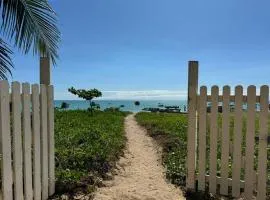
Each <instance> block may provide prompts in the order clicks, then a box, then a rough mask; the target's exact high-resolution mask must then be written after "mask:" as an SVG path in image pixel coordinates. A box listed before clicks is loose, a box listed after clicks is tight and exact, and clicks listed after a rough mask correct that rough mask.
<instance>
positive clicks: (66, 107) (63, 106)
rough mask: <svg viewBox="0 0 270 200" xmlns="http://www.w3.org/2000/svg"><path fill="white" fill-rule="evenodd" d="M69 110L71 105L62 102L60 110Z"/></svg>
mask: <svg viewBox="0 0 270 200" xmlns="http://www.w3.org/2000/svg"><path fill="white" fill-rule="evenodd" d="M68 108H69V104H68V103H67V102H62V104H61V107H60V109H64V110H65V109H68Z"/></svg>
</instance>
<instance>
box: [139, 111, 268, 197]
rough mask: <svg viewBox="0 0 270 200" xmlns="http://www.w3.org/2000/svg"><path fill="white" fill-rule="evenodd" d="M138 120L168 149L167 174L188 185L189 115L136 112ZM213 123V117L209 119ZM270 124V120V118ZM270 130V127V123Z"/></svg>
mask: <svg viewBox="0 0 270 200" xmlns="http://www.w3.org/2000/svg"><path fill="white" fill-rule="evenodd" d="M136 119H137V121H138V123H139V124H140V125H142V126H144V127H146V129H147V130H148V132H149V134H150V136H152V137H153V138H155V139H156V140H157V142H158V143H159V144H160V145H162V147H163V148H164V154H163V163H164V166H165V167H166V176H167V178H168V179H169V180H171V182H172V183H174V184H176V185H179V186H184V185H185V174H186V155H187V147H186V145H187V144H186V141H187V115H183V114H173V113H146V112H141V113H138V114H137V115H136ZM208 122H209V120H208ZM221 124H222V118H221V116H219V118H218V127H219V129H221ZM269 125H270V120H269ZM233 127H234V119H233V117H232V116H231V118H230V139H231V141H232V140H233ZM258 129H259V121H258V119H257V120H256V133H255V134H256V135H258ZM242 131H243V138H245V132H246V116H245V115H244V117H243V129H242ZM269 132H270V126H269ZM206 138H207V140H206V141H207V143H206V144H207V153H206V154H207V155H206V156H207V160H208V162H207V168H206V170H207V172H206V173H208V170H209V152H210V133H209V124H208V126H207V134H206ZM220 144H221V140H220V139H219V140H218V155H217V159H218V160H217V169H218V170H220V167H221V166H220V164H221V162H220V158H221V145H220ZM244 146H245V139H243V142H242V147H243V148H242V154H243V155H244V154H245V147H244ZM255 155H256V156H255V159H254V160H255V169H257V166H258V160H257V155H258V143H257V142H256V144H255ZM267 158H268V168H267V169H268V196H269V194H270V188H269V183H270V170H269V169H270V150H269V149H268V157H267ZM231 164H232V161H231V160H230V161H229V177H231ZM241 178H242V179H243V178H244V170H242V171H241Z"/></svg>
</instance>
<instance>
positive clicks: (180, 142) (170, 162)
mask: <svg viewBox="0 0 270 200" xmlns="http://www.w3.org/2000/svg"><path fill="white" fill-rule="evenodd" d="M136 119H137V121H138V123H139V124H140V125H142V126H144V127H146V129H147V130H148V132H149V134H150V136H151V137H153V138H154V139H156V140H157V142H158V143H159V144H160V145H161V146H162V147H163V151H164V154H163V162H164V164H165V166H166V169H167V174H166V176H167V178H168V179H169V180H171V181H172V183H174V184H176V185H184V182H185V173H186V155H187V148H186V140H187V137H186V132H187V117H186V115H180V114H173V113H160V114H157V113H146V112H141V113H138V114H137V115H136Z"/></svg>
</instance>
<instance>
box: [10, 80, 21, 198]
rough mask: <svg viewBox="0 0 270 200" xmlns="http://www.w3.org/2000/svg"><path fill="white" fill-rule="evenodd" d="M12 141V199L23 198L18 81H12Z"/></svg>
mask: <svg viewBox="0 0 270 200" xmlns="http://www.w3.org/2000/svg"><path fill="white" fill-rule="evenodd" d="M11 88H12V94H11V102H12V112H11V113H12V127H13V129H12V138H13V140H12V142H13V145H12V146H13V152H12V153H13V173H14V199H15V200H23V160H22V131H21V130H22V127H21V89H20V88H21V87H20V83H19V82H13V83H12V86H11Z"/></svg>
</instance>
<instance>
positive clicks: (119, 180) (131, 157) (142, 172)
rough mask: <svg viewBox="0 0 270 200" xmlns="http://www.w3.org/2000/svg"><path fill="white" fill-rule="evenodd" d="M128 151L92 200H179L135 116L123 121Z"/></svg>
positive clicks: (156, 152) (180, 194)
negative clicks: (111, 177)
mask: <svg viewBox="0 0 270 200" xmlns="http://www.w3.org/2000/svg"><path fill="white" fill-rule="evenodd" d="M125 131H126V137H127V149H126V150H125V155H124V157H122V158H121V159H120V160H119V162H118V171H117V175H115V177H114V179H113V180H111V181H107V182H105V185H106V187H102V188H99V189H98V190H97V192H96V194H95V198H94V199H95V200H180V199H185V198H184V197H183V194H182V192H181V191H180V189H178V188H176V187H175V186H173V185H172V184H170V183H168V182H167V181H166V180H165V177H164V168H163V166H162V164H161V162H160V154H159V153H158V151H157V146H156V144H155V143H154V141H153V140H152V138H150V137H149V136H148V135H147V132H146V130H145V129H144V128H142V127H140V126H139V125H138V124H137V122H136V121H135V117H134V115H129V116H127V117H126V119H125Z"/></svg>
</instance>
